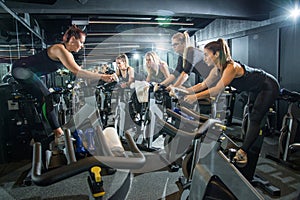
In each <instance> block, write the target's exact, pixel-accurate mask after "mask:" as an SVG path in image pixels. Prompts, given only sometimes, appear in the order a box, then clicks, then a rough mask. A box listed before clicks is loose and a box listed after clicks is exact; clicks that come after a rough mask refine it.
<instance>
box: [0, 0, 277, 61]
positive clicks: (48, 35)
mask: <svg viewBox="0 0 300 200" xmlns="http://www.w3.org/2000/svg"><path fill="white" fill-rule="evenodd" d="M0 3H1V4H2V8H1V7H0V25H1V27H0V29H1V33H0V44H1V45H9V44H12V45H15V44H16V39H18V40H19V41H20V42H21V43H24V44H31V47H32V48H40V47H39V45H38V44H37V43H39V42H40V40H39V39H38V38H37V37H32V33H30V31H28V30H27V29H26V28H24V26H22V25H18V27H16V23H15V22H16V21H17V20H15V19H14V17H12V14H11V13H10V14H9V13H8V11H12V12H13V13H16V14H17V16H20V17H22V18H26V16H25V15H24V13H28V14H29V15H30V21H33V22H31V27H34V28H32V29H34V30H35V29H38V30H37V31H38V32H40V35H42V37H43V38H45V39H44V43H45V44H47V45H48V44H52V43H55V42H59V41H61V38H62V34H63V33H64V31H65V30H66V29H67V28H68V27H69V26H70V25H71V24H72V23H76V24H78V23H79V24H78V26H80V27H81V28H83V29H84V30H85V31H86V32H87V36H88V37H87V40H86V49H85V51H88V52H91V49H94V53H96V54H98V55H100V54H101V55H102V56H103V57H107V59H108V60H109V59H110V57H111V56H113V57H114V56H115V54H116V53H121V52H126V51H129V50H132V49H134V48H153V45H154V43H157V42H159V43H160V44H163V43H170V37H171V35H172V34H173V33H175V32H177V31H181V32H183V31H188V32H189V34H190V35H193V34H194V33H195V32H196V31H198V30H200V29H203V28H205V27H206V26H207V25H208V24H209V23H211V22H212V21H213V20H214V19H216V18H226V19H244V20H265V19H268V18H269V17H270V13H271V12H272V11H274V10H276V9H277V8H279V7H280V4H281V3H282V1H280V0H230V1H225V0H185V1H183V0H148V1H143V0H136V1H134V0H126V1H125V0H48V1H46V0H27V1H26V0H6V1H4V0H0ZM37 27H38V28H37ZM158 34H159V35H158ZM100 44H101V45H100ZM124 45H127V46H126V47H124ZM156 45H157V44H156ZM121 46H122V48H123V47H124V48H123V49H121ZM95 47H98V49H102V51H100V52H95V51H96V50H95V49H97V48H95ZM126 48H127V49H126ZM103 49H105V51H103ZM112 49H115V50H112ZM116 49H117V50H116ZM110 51H111V52H110ZM116 51H117V52H116ZM90 54H93V53H90ZM102 61H103V60H102Z"/></svg>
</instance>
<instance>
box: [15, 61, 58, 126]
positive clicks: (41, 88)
mask: <svg viewBox="0 0 300 200" xmlns="http://www.w3.org/2000/svg"><path fill="white" fill-rule="evenodd" d="M12 76H13V77H14V78H15V80H16V81H18V83H19V84H20V85H22V87H23V88H24V89H25V90H26V91H27V92H28V93H29V94H31V95H32V96H33V97H35V98H37V100H38V102H39V103H40V105H42V104H43V103H45V104H46V117H47V120H48V122H49V125H50V127H51V129H52V130H55V129H57V128H59V127H60V124H59V122H58V116H57V114H56V112H55V110H54V109H53V100H52V95H51V93H50V91H49V89H48V88H47V86H46V85H45V84H44V82H43V81H42V80H41V79H40V78H39V77H38V76H37V75H36V74H35V73H33V72H32V71H31V70H30V69H28V68H23V67H16V68H13V70H12Z"/></svg>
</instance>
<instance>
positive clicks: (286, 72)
mask: <svg viewBox="0 0 300 200" xmlns="http://www.w3.org/2000/svg"><path fill="white" fill-rule="evenodd" d="M299 76H300V25H299V24H297V25H294V26H287V27H283V28H281V29H280V85H281V87H285V88H287V89H289V90H295V91H298V92H300V79H299Z"/></svg>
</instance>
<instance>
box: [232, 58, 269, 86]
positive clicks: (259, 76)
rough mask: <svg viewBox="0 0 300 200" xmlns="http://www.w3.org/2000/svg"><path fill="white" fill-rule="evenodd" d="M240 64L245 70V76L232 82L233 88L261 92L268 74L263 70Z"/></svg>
mask: <svg viewBox="0 0 300 200" xmlns="http://www.w3.org/2000/svg"><path fill="white" fill-rule="evenodd" d="M236 62H237V63H239V64H240V65H241V66H242V67H243V69H244V72H245V73H244V75H243V76H242V77H239V78H235V79H233V80H232V81H231V84H230V85H231V86H233V87H234V88H236V89H238V90H241V91H251V92H253V91H260V90H261V89H262V86H263V84H264V81H265V79H266V76H267V73H266V72H265V71H263V70H262V69H257V68H252V67H249V66H247V65H244V64H241V63H240V62H238V61H236Z"/></svg>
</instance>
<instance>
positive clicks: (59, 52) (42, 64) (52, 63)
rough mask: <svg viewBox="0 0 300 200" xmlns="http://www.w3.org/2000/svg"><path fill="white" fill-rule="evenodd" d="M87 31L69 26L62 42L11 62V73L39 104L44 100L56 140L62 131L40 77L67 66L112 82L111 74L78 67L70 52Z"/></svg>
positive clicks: (80, 74)
mask: <svg viewBox="0 0 300 200" xmlns="http://www.w3.org/2000/svg"><path fill="white" fill-rule="evenodd" d="M85 37H86V34H85V33H84V32H83V31H82V30H81V29H79V28H77V27H76V26H75V25H73V26H71V27H70V28H69V29H68V30H67V31H66V32H65V34H64V36H63V42H62V43H59V44H54V45H52V46H50V47H48V48H47V49H44V50H43V51H41V52H39V53H37V54H35V55H33V56H29V57H26V58H22V59H20V60H17V61H16V62H15V63H14V64H13V65H12V76H13V77H14V78H15V79H16V80H17V81H18V82H19V84H21V85H22V86H23V88H24V89H26V90H27V91H28V92H29V93H31V94H32V95H33V96H34V97H36V98H37V99H38V100H39V101H40V102H41V104H43V102H45V103H46V116H47V120H48V122H49V124H50V126H51V128H52V130H53V133H54V135H55V138H56V141H57V139H58V138H62V137H61V136H62V135H63V130H62V129H61V127H60V124H59V122H58V117H57V115H56V113H55V112H54V110H53V104H52V98H51V93H50V91H49V89H48V88H47V86H46V85H45V83H44V82H43V81H42V80H41V79H40V78H39V77H40V76H42V75H46V74H49V73H52V72H55V71H57V70H58V69H61V68H64V67H66V68H67V69H68V70H69V71H71V72H72V73H73V74H75V75H76V76H77V77H82V78H89V79H95V80H99V79H102V80H104V81H106V82H111V81H113V76H112V75H104V74H98V73H93V72H90V71H87V70H83V69H81V67H80V66H79V65H78V64H77V63H76V62H75V60H74V57H73V55H72V53H71V52H78V51H79V50H80V49H81V48H83V47H84V45H83V44H84V42H85Z"/></svg>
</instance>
